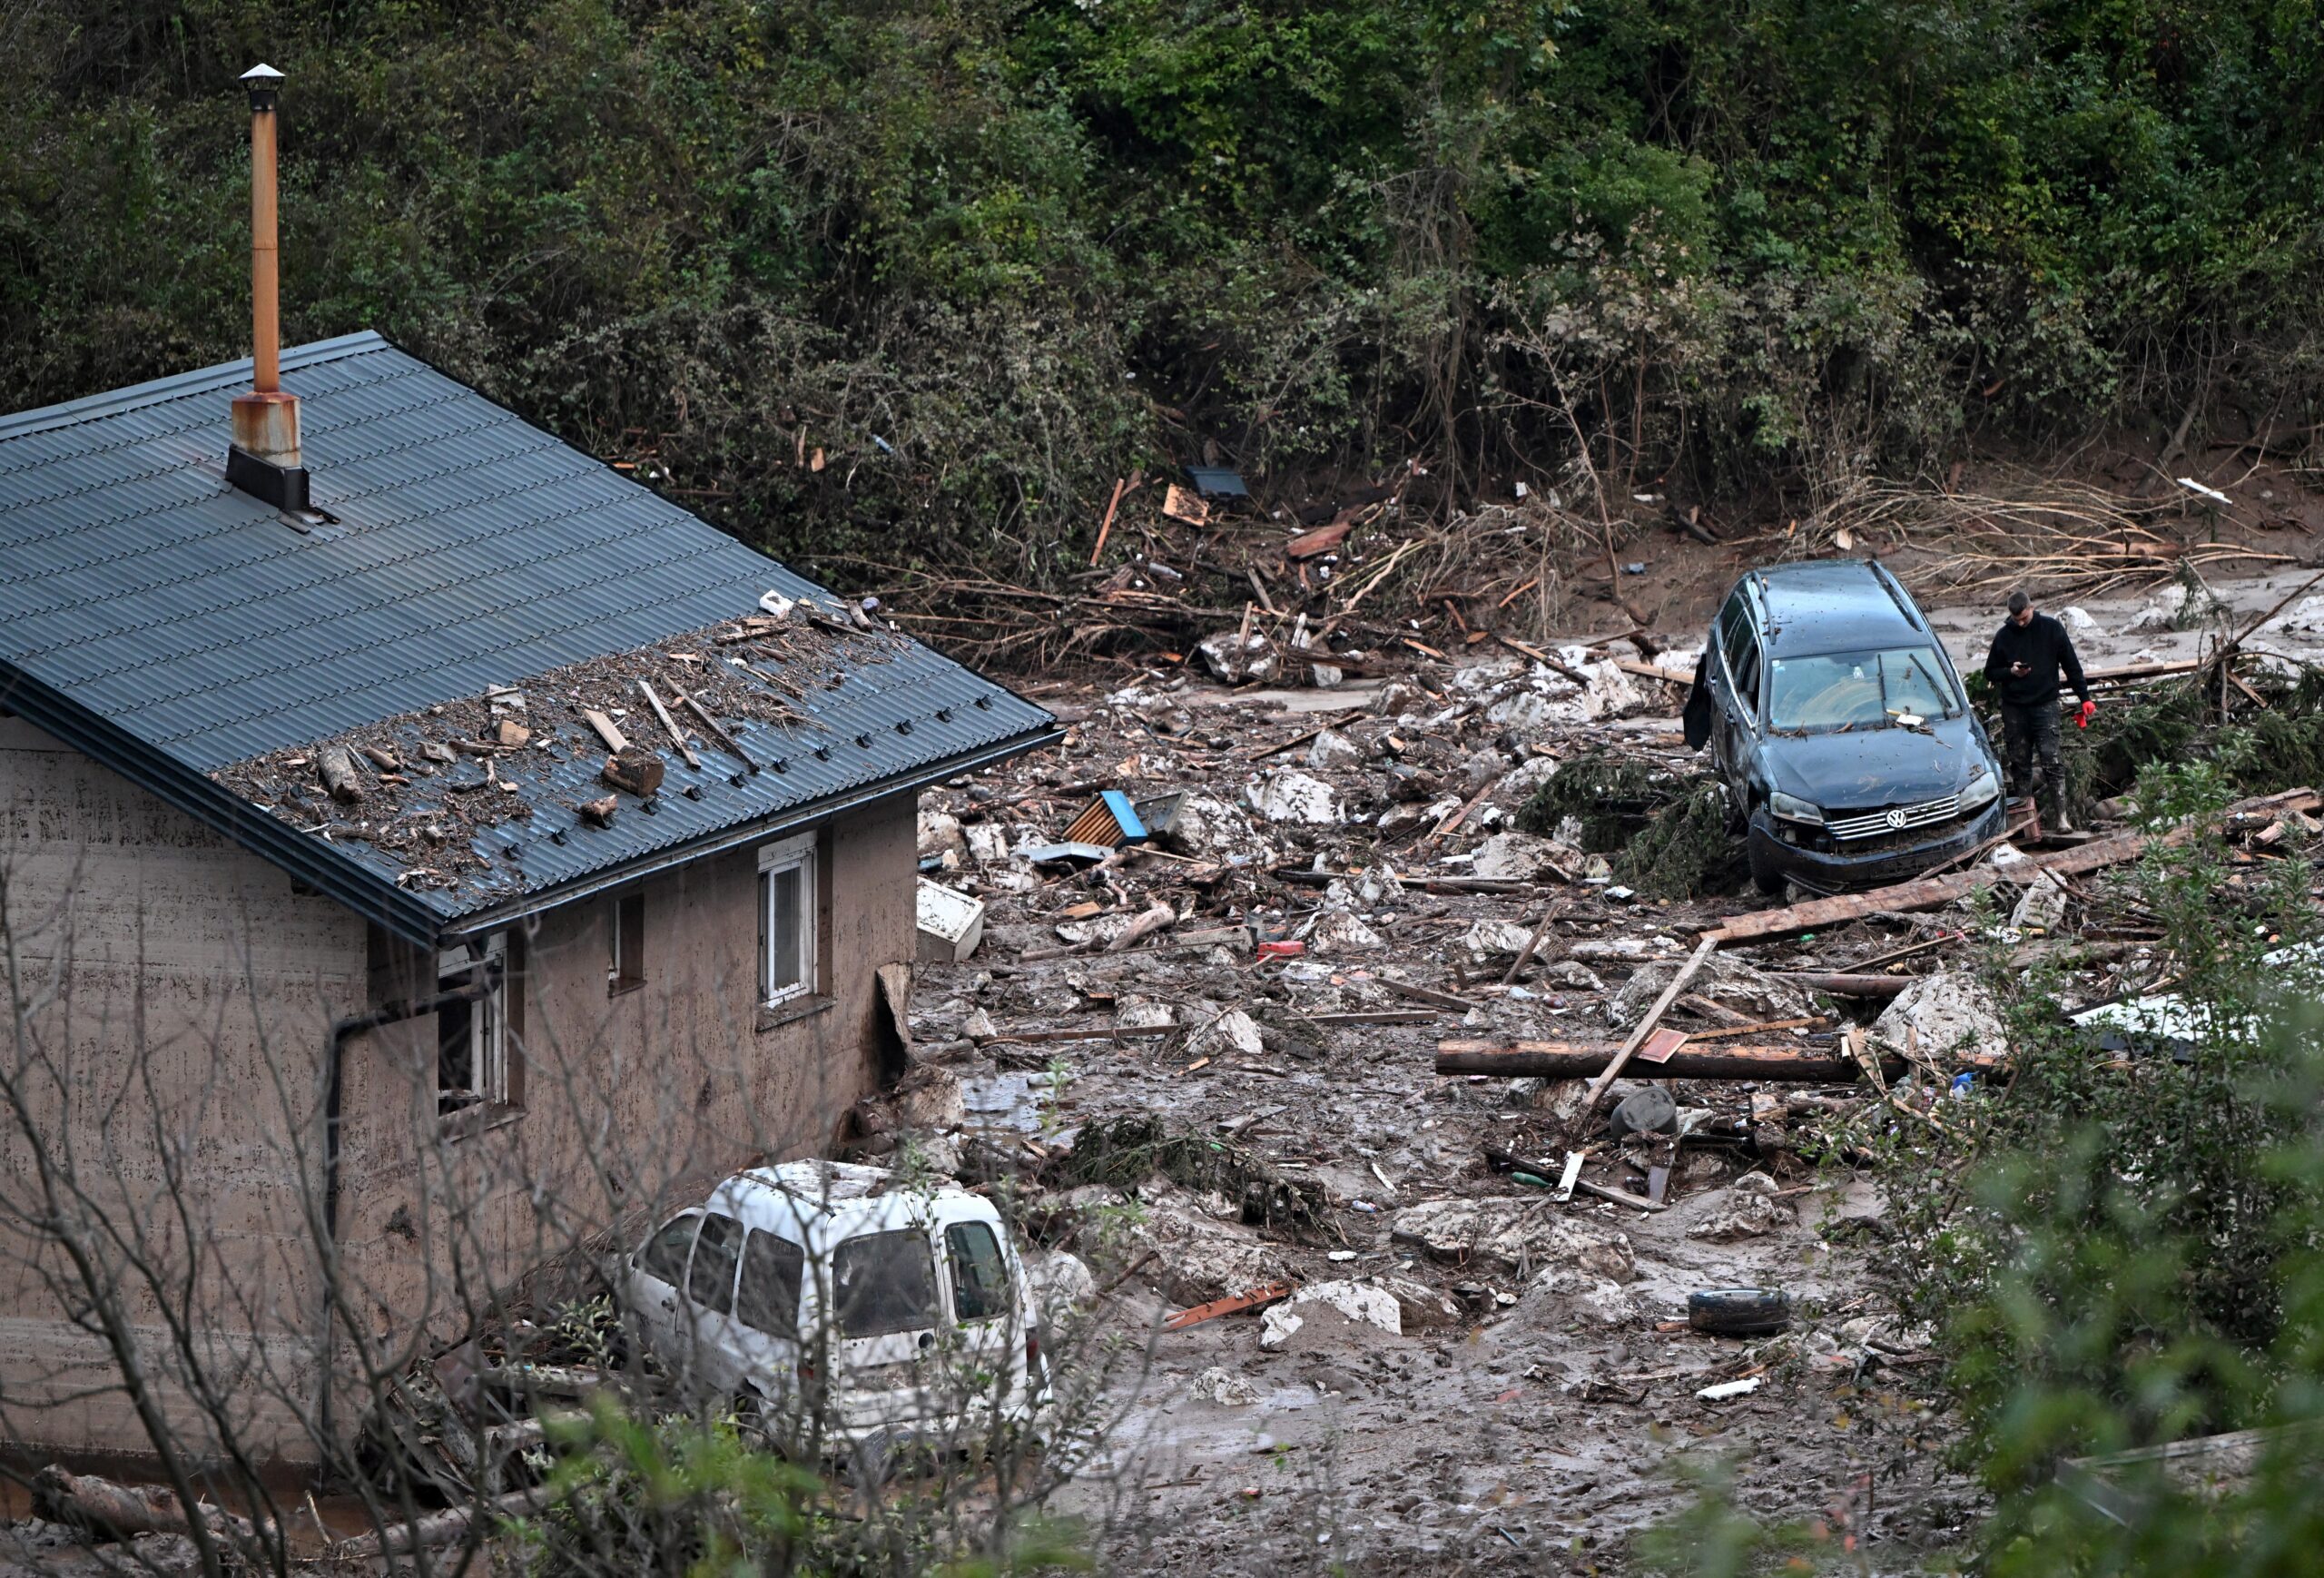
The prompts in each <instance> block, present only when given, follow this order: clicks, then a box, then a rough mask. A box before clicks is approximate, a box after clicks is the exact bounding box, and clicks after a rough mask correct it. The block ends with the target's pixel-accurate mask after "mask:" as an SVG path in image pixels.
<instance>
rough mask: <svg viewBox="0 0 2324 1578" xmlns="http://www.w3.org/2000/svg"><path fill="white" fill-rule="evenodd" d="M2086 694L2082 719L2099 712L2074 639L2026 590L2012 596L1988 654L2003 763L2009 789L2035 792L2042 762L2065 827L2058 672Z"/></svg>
mask: <svg viewBox="0 0 2324 1578" xmlns="http://www.w3.org/2000/svg"><path fill="white" fill-rule="evenodd" d="M2060 669H2063V670H2064V671H2065V677H2066V678H2067V679H2068V680H2069V681H2071V682H2072V683H2073V690H2074V694H2075V695H2078V696H2080V697H2082V721H2083V724H2084V725H2087V724H2088V723H2089V722H2090V718H2091V715H2092V714H2093V713H2095V712H2096V711H2097V710H2098V706H2097V704H2096V703H2094V702H2093V701H2092V700H2091V699H2090V686H2089V685H2086V684H2084V683H2083V677H2082V659H2081V658H2079V657H2077V656H2074V650H2073V637H2072V636H2068V635H2067V634H2066V627H2065V626H2063V625H2061V624H2059V623H2058V622H2057V621H2056V620H2055V619H2053V618H2051V617H2050V616H2048V615H2047V614H2042V613H2037V612H2035V611H2034V607H2033V598H2031V597H2027V596H2026V595H2025V594H2024V592H2012V593H2011V594H2010V595H2009V618H2008V619H2007V620H2006V621H2005V622H2004V624H2003V626H2002V627H2001V628H2000V629H1999V630H1998V631H1996V632H1994V646H1993V650H1992V651H1991V652H1990V653H1988V654H1987V655H1986V656H1985V683H1986V684H1988V685H1992V686H1993V687H1994V694H1995V695H1998V696H2000V697H2001V734H2002V761H2003V763H2004V765H2005V766H2006V767H2007V769H2008V772H2009V777H2010V785H2009V787H2010V793H2011V794H2033V793H2035V786H2034V779H2033V764H2034V762H2035V760H2036V759H2037V758H2038V759H2039V761H2040V763H2041V768H2042V776H2041V791H2040V792H2041V793H2042V794H2043V795H2044V797H2045V798H2046V799H2048V800H2049V801H2050V802H2051V804H2052V814H2053V819H2054V824H2055V825H2056V826H2058V827H2060V828H2063V827H2064V826H2065V825H2066V808H2065V774H2064V772H2063V769H2062V768H2061V767H2060V766H2059V764H2058V671H2059V670H2060Z"/></svg>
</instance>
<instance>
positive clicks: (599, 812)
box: [576, 794, 619, 827]
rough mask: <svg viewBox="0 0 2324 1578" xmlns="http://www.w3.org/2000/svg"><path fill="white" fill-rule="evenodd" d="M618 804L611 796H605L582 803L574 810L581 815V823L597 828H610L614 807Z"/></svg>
mask: <svg viewBox="0 0 2324 1578" xmlns="http://www.w3.org/2000/svg"><path fill="white" fill-rule="evenodd" d="M616 804H619V802H617V801H616V800H615V799H614V797H613V796H612V795H610V794H606V795H601V796H599V797H598V798H597V799H595V800H587V801H584V802H583V803H582V804H580V805H579V806H578V807H576V809H577V810H578V811H579V812H580V813H581V820H582V821H584V822H586V823H589V824H592V825H594V826H597V827H611V826H612V825H613V824H614V807H615V805H616Z"/></svg>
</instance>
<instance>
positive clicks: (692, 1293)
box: [686, 1211, 743, 1315]
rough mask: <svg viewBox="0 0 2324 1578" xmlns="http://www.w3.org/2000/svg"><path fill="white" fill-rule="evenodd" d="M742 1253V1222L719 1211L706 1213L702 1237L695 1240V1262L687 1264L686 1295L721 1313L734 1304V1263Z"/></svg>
mask: <svg viewBox="0 0 2324 1578" xmlns="http://www.w3.org/2000/svg"><path fill="white" fill-rule="evenodd" d="M742 1253H743V1224H742V1223H740V1222H738V1221H736V1220H735V1219H734V1218H732V1217H722V1216H720V1215H719V1214H718V1213H717V1212H716V1211H711V1212H708V1213H706V1214H705V1215H704V1217H703V1218H702V1237H701V1238H697V1239H695V1240H694V1264H693V1265H691V1266H689V1267H686V1297H688V1298H691V1299H693V1300H694V1302H695V1303H696V1304H698V1305H700V1306H702V1307H703V1308H704V1309H708V1310H714V1311H715V1312H716V1313H718V1314H720V1315H724V1314H725V1313H726V1312H727V1311H728V1310H730V1309H732V1308H734V1263H735V1261H737V1260H738V1259H740V1258H741V1257H742Z"/></svg>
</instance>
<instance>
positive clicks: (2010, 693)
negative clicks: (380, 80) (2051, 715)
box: [1985, 614, 2090, 706]
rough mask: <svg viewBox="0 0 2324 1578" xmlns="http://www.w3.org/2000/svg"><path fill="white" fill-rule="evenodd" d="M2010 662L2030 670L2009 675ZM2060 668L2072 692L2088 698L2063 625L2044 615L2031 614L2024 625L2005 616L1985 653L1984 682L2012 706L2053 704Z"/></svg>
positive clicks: (2069, 638)
mask: <svg viewBox="0 0 2324 1578" xmlns="http://www.w3.org/2000/svg"><path fill="white" fill-rule="evenodd" d="M2013 663H2023V664H2024V665H2025V666H2026V668H2027V669H2028V670H2029V671H2030V672H2028V673H2026V674H2024V675H2012V674H2011V673H2010V672H2009V666H2010V665H2011V664H2013ZM2061 668H2063V669H2064V670H2065V676H2066V678H2067V679H2068V680H2070V681H2072V682H2073V693H2074V695H2078V696H2080V697H2081V698H2082V699H2083V700H2084V701H2088V700H2089V699H2090V686H2089V685H2085V684H2083V678H2082V659H2081V658H2079V657H2076V656H2074V652H2073V637H2072V636H2068V635H2067V634H2066V627H2065V626H2063V625H2061V624H2059V623H2058V622H2057V621H2056V620H2055V619H2053V618H2051V617H2050V616H2048V615H2047V614H2036V615H2034V616H2033V618H2032V619H2031V620H2030V621H2029V622H2027V624H2026V625H2025V626H2024V627H2023V628H2020V627H2019V626H2018V625H2017V623H2016V621H2015V620H2010V619H2005V620H2004V621H2003V622H2002V626H2001V629H2000V631H1999V632H1998V633H1997V634H1995V636H1994V649H1993V651H1992V652H1990V653H1988V654H1987V655H1986V656H1985V682H1986V683H1987V684H1989V685H1992V686H1993V687H1994V694H1995V695H1999V696H2000V697H2001V699H2002V700H2003V701H2004V702H2007V703H2008V704H2009V705H2011V706H2053V705H2056V703H2057V699H2058V671H2059V670H2060V669H2061Z"/></svg>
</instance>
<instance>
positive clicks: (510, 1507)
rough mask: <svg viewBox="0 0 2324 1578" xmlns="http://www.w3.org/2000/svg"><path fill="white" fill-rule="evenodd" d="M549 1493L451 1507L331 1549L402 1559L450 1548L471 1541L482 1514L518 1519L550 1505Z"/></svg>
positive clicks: (342, 1553) (339, 1553) (512, 1495)
mask: <svg viewBox="0 0 2324 1578" xmlns="http://www.w3.org/2000/svg"><path fill="white" fill-rule="evenodd" d="M547 1498H548V1493H547V1491H546V1490H542V1489H538V1488H532V1489H527V1490H512V1491H510V1492H509V1493H508V1494H506V1495H501V1496H495V1497H494V1498H493V1499H492V1500H490V1501H487V1502H486V1503H485V1504H483V1505H482V1507H481V1508H478V1507H476V1506H459V1507H447V1508H446V1509H445V1510H444V1511H442V1512H440V1513H430V1514H428V1515H427V1516H425V1517H423V1518H421V1519H419V1521H418V1522H416V1523H401V1524H385V1525H383V1526H382V1527H381V1528H379V1530H378V1531H377V1532H375V1533H372V1534H357V1535H355V1536H354V1537H353V1538H351V1539H345V1540H341V1541H340V1542H339V1543H337V1544H335V1545H333V1546H331V1547H330V1554H331V1555H333V1556H345V1557H360V1556H402V1555H408V1554H409V1553H411V1552H413V1551H417V1550H423V1549H425V1548H427V1547H428V1546H431V1545H450V1544H455V1543H458V1542H459V1541H461V1540H464V1539H466V1538H467V1537H468V1529H469V1526H470V1525H471V1524H474V1523H475V1522H476V1521H477V1514H478V1512H479V1511H481V1512H482V1513H483V1514H484V1517H485V1520H486V1521H487V1523H489V1522H490V1521H491V1520H493V1519H496V1518H504V1517H515V1516H517V1514H521V1513H527V1512H531V1511H533V1510H535V1509H536V1508H537V1507H541V1506H545V1505H547Z"/></svg>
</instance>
